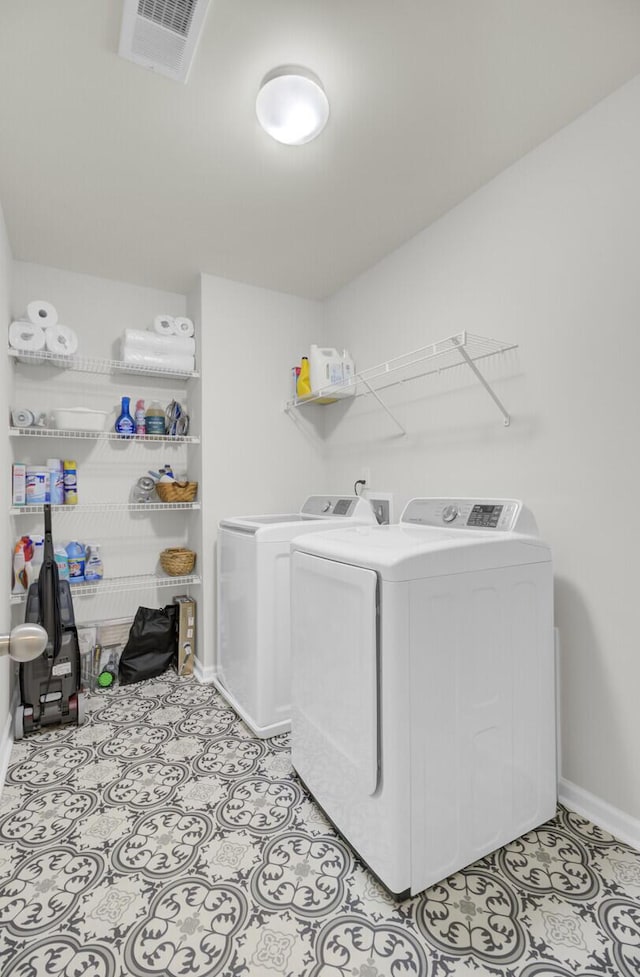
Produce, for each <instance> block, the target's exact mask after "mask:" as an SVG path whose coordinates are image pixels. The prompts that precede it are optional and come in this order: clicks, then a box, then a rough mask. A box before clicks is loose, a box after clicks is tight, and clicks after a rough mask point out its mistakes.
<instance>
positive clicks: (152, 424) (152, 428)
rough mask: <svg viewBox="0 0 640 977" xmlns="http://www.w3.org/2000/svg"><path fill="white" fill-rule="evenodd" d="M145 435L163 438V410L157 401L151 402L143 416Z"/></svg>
mask: <svg viewBox="0 0 640 977" xmlns="http://www.w3.org/2000/svg"><path fill="white" fill-rule="evenodd" d="M144 423H145V428H146V431H147V434H156V435H162V437H164V432H165V427H164V408H163V407H162V405H161V404H159V403H158V401H157V400H153V401H152V402H151V403H150V404H149V406H148V407H147V410H146V412H145V415H144Z"/></svg>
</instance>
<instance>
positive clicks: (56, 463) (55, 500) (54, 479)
mask: <svg viewBox="0 0 640 977" xmlns="http://www.w3.org/2000/svg"><path fill="white" fill-rule="evenodd" d="M47 468H48V469H49V500H50V502H51V505H62V504H63V503H64V470H63V467H62V459H61V458H47Z"/></svg>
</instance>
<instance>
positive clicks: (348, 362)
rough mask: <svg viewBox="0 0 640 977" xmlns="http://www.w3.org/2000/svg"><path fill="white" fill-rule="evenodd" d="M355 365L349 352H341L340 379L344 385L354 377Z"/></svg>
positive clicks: (344, 350)
mask: <svg viewBox="0 0 640 977" xmlns="http://www.w3.org/2000/svg"><path fill="white" fill-rule="evenodd" d="M355 372H356V371H355V365H354V362H353V360H352V358H351V356H350V355H349V351H348V350H346V349H343V350H342V377H343V380H344V382H345V383H350V382H351V381H352V380H353V377H354V375H355Z"/></svg>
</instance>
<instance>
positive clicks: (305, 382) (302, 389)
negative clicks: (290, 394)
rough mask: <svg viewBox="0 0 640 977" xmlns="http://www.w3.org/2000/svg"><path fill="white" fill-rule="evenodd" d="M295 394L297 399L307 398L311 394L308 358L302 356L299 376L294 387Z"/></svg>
mask: <svg viewBox="0 0 640 977" xmlns="http://www.w3.org/2000/svg"><path fill="white" fill-rule="evenodd" d="M296 393H297V395H298V397H308V396H309V394H310V393H311V374H310V370H309V357H308V356H303V357H302V360H301V361H300V376H299V377H298V382H297V385H296Z"/></svg>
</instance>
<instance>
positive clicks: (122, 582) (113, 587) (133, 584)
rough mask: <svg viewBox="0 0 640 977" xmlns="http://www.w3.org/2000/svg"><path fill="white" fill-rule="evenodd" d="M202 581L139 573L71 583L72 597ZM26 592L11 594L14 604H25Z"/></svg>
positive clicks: (189, 576) (193, 576)
mask: <svg viewBox="0 0 640 977" xmlns="http://www.w3.org/2000/svg"><path fill="white" fill-rule="evenodd" d="M199 583H201V578H200V576H199V575H198V574H197V573H190V574H186V575H185V576H181V577H169V576H165V575H162V576H161V575H160V574H155V573H144V574H138V575H137V576H131V577H111V578H108V579H104V580H98V581H97V582H96V583H77V584H72V585H71V595H72V597H74V598H75V597H95V596H96V595H99V596H102V595H103V594H118V593H128V592H130V591H132V590H155V588H156V587H193V586H196V585H197V584H199ZM26 599H27V594H26V592H25V593H24V594H11V603H12V604H24V603H25V601H26Z"/></svg>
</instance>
